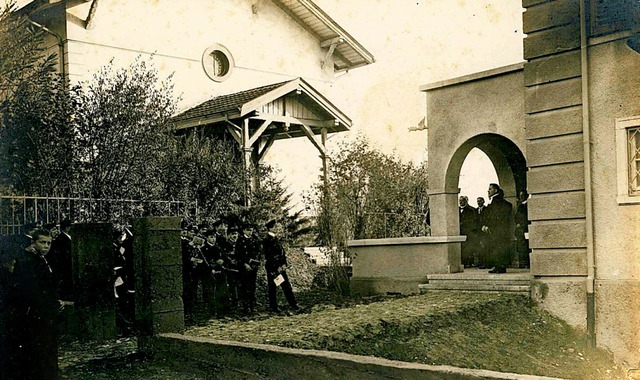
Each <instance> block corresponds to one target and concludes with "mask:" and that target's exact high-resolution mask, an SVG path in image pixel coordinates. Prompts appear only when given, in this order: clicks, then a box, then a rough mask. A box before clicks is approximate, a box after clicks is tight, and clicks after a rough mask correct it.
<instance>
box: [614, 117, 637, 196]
mask: <svg viewBox="0 0 640 380" xmlns="http://www.w3.org/2000/svg"><path fill="white" fill-rule="evenodd" d="M616 148H617V149H616V150H617V169H618V170H617V174H618V203H620V204H622V203H640V116H634V117H631V118H624V119H616Z"/></svg>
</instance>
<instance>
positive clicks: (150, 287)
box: [132, 217, 184, 349]
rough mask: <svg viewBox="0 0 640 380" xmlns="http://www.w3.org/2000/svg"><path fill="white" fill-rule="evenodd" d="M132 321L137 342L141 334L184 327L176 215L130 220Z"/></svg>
mask: <svg viewBox="0 0 640 380" xmlns="http://www.w3.org/2000/svg"><path fill="white" fill-rule="evenodd" d="M132 224H133V236H134V241H133V255H134V265H135V291H136V297H135V298H136V307H135V315H136V324H137V329H138V333H139V334H140V339H139V343H140V344H141V346H143V347H141V348H143V349H146V348H147V347H144V345H145V344H146V343H148V340H145V339H144V338H145V337H149V336H152V335H157V334H161V333H166V332H182V331H183V330H184V306H183V303H182V256H181V252H180V218H178V217H168V218H159V217H157V218H141V219H135V220H134V221H133V223H132Z"/></svg>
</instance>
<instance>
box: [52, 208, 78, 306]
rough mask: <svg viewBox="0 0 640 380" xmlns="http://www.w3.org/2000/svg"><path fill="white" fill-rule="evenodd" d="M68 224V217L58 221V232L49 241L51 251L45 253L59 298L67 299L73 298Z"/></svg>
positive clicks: (69, 224)
mask: <svg viewBox="0 0 640 380" xmlns="http://www.w3.org/2000/svg"><path fill="white" fill-rule="evenodd" d="M70 226H71V221H70V220H68V219H65V220H63V221H61V222H60V233H59V234H58V236H56V237H55V238H54V239H53V241H52V242H51V251H50V252H49V254H47V259H48V260H49V263H50V264H51V268H52V269H53V273H54V274H55V276H56V279H57V281H58V284H59V289H60V299H63V300H67V301H71V300H73V298H74V297H73V272H72V261H71V260H72V259H71V235H69V227H70Z"/></svg>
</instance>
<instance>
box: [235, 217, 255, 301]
mask: <svg viewBox="0 0 640 380" xmlns="http://www.w3.org/2000/svg"><path fill="white" fill-rule="evenodd" d="M254 228H255V225H254V224H251V223H245V224H244V226H243V227H242V234H240V236H239V237H238V241H236V249H235V254H236V257H237V260H238V266H239V270H240V272H239V275H240V276H239V277H240V302H241V303H242V307H243V309H244V311H245V312H248V313H253V312H254V311H255V306H256V279H257V274H258V268H259V266H260V256H261V255H260V253H261V252H260V244H259V242H258V240H257V239H256V238H255V237H254V236H253V231H254Z"/></svg>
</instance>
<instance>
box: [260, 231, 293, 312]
mask: <svg viewBox="0 0 640 380" xmlns="http://www.w3.org/2000/svg"><path fill="white" fill-rule="evenodd" d="M276 223H277V222H276V221H275V219H272V220H270V221H268V222H267V224H266V225H265V227H266V228H267V236H266V237H265V238H264V240H263V241H262V249H263V251H264V257H265V265H264V266H265V269H266V271H267V292H268V295H269V308H271V311H274V312H278V311H279V309H278V299H277V297H276V290H277V287H278V285H277V284H276V282H275V281H276V279H278V280H282V282H280V281H279V282H280V284H279V285H280V287H281V288H282V291H283V292H284V297H285V298H286V299H287V302H288V303H289V307H291V309H293V310H298V304H297V303H296V298H295V296H294V295H293V289H292V288H291V283H290V282H289V277H288V276H287V266H288V264H287V256H286V254H285V251H284V248H283V247H282V244H281V243H280V239H279V238H278V236H277V234H276V228H275V227H276ZM280 276H282V277H280ZM278 277H280V278H278Z"/></svg>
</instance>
